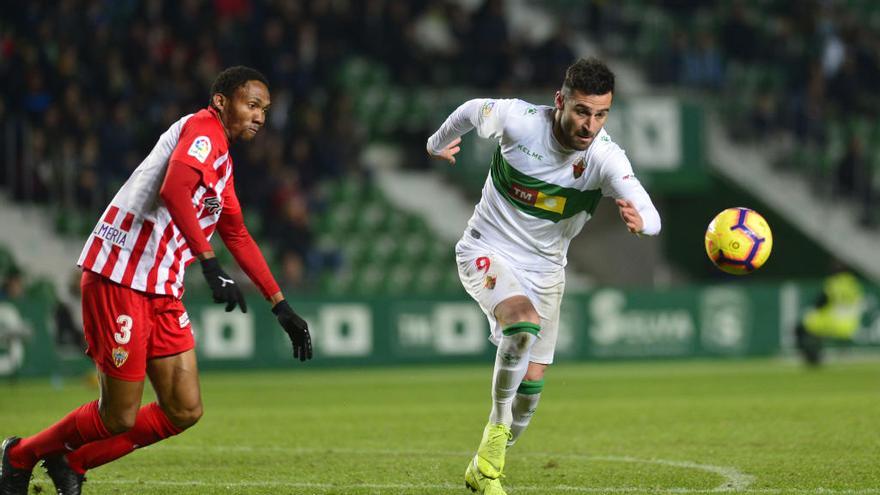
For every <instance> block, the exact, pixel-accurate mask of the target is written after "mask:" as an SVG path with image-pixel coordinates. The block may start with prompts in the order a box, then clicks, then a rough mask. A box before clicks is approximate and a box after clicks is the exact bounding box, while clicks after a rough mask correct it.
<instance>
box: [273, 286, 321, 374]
mask: <svg viewBox="0 0 880 495" xmlns="http://www.w3.org/2000/svg"><path fill="white" fill-rule="evenodd" d="M272 312H273V313H275V316H277V317H278V323H280V324H281V328H283V329H284V331H285V332H287V336H288V337H290V343H291V344H293V357H294V358H299V360H300V361H305V360H306V359H312V336H311V335H309V325H308V323H306V321H305V320H303V319H302V318H300V317H299V315H298V314H296V313H294V312H293V309H292V308H291V307H290V305H289V304H287V301H281V302H279V303H278V304H276V305H275V307H273V308H272Z"/></svg>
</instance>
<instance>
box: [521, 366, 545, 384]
mask: <svg viewBox="0 0 880 495" xmlns="http://www.w3.org/2000/svg"><path fill="white" fill-rule="evenodd" d="M546 370H547V366H545V365H541V366H533V365H529V369H528V370H527V371H526V376H525V378H523V379H524V380H527V381H530V382H537V381H541V382H543V381H544V372H545V371H546Z"/></svg>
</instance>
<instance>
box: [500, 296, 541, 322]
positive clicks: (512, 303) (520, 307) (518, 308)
mask: <svg viewBox="0 0 880 495" xmlns="http://www.w3.org/2000/svg"><path fill="white" fill-rule="evenodd" d="M495 319H497V320H498V322H499V323H501V326H502V327H507V326H508V325H512V324H514V323H519V322H530V323H534V324H536V325H540V324H541V318H540V316H538V312H537V311H536V310H535V306H534V305H533V304H532V301H531V299H529V298H528V297H526V296H512V297H509V298H507V299H505V300H503V301H501V302H500V303H498V305H497V306H495Z"/></svg>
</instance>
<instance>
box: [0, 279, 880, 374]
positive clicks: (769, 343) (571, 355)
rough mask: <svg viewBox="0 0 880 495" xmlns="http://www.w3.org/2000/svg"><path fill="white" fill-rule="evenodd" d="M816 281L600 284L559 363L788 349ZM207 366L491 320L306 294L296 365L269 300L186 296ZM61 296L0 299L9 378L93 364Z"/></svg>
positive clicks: (335, 357) (438, 348)
mask: <svg viewBox="0 0 880 495" xmlns="http://www.w3.org/2000/svg"><path fill="white" fill-rule="evenodd" d="M817 287H818V284H808V285H794V284H784V285H781V286H779V285H773V286H752V285H740V284H726V285H717V286H704V287H683V288H676V289H669V290H663V291H656V290H649V289H637V290H629V289H627V290H624V289H618V288H602V289H598V290H595V291H592V292H587V293H578V294H569V295H567V296H566V298H565V301H564V302H563V305H562V314H561V317H560V328H559V341H558V344H557V358H558V360H572V359H585V360H597V359H598V360H608V359H622V358H623V359H633V358H686V357H725V356H767V355H775V354H778V353H779V352H780V351H782V350H785V349H788V348H790V346H791V342H792V339H791V331H792V329H793V325H794V323H795V321H796V319H797V317H798V315H799V314H800V313H801V312H802V311H803V309H804V308H805V302H808V301H810V300H812V299H813V296H814V294H815V292H816V290H817ZM870 294H871V297H872V298H874V300H876V297H877V294H878V290H877V288H876V287H871V288H870ZM185 303H186V306H187V310H188V313H189V315H190V318H191V320H192V322H193V328H194V330H195V334H196V343H197V348H196V350H197V352H198V355H199V360H200V366H201V368H202V369H246V368H296V367H300V366H334V365H367V364H395V363H418V362H463V361H482V362H487V363H488V362H491V360H492V356H493V355H494V351H495V348H494V347H493V346H492V344H491V343H490V342H489V341H488V338H487V337H488V332H489V328H488V323H487V322H486V319H485V316H484V315H483V313H482V311H481V310H480V309H479V307H478V306H477V305H476V304H475V303H474V302H472V301H470V300H469V299H466V298H460V297H434V298H413V297H395V298H333V299H328V298H319V297H311V298H299V299H297V300H294V301H292V305H293V307H294V308H296V310H297V311H298V312H300V313H301V314H302V315H303V317H304V318H305V319H306V320H307V321H308V322H309V327H310V328H311V331H312V336H313V343H314V346H315V359H314V360H313V361H312V362H310V363H308V364H305V365H303V364H301V363H298V362H295V361H294V360H293V358H292V355H291V349H290V343H289V341H288V340H287V336H286V334H285V333H284V332H282V331H281V329H280V327H279V326H278V324H277V322H276V321H275V318H274V316H273V315H272V313H271V312H270V311H269V309H268V306H267V305H266V304H265V303H258V304H254V305H253V307H252V309H251V311H249V312H248V313H247V314H243V313H239V312H232V313H227V312H225V311H224V310H223V307H222V306H220V305H216V304H212V303H210V301H209V299H207V298H206V297H204V295H196V294H192V293H189V292H188V293H187V297H186V300H185ZM54 305H55V302H54V301H52V300H49V299H48V298H39V297H37V298H29V299H27V300H23V301H19V302H16V303H12V302H4V303H0V376H36V375H44V376H45V375H65V374H72V373H76V372H79V371H83V370H86V369H89V368H90V367H91V363H90V362H89V361H88V359H86V358H85V357H84V356H83V354H82V352H80V351H78V350H75V349H74V350H71V349H70V348H69V347H63V346H60V345H58V344H57V343H56V342H55V340H56V339H55V338H54V335H55V329H54V322H53V314H54V311H53V309H54ZM851 345H853V346H857V347H877V348H880V313H878V312H877V311H871V312H868V314H867V316H866V318H865V322H864V325H863V327H862V329H861V330H860V331H859V332H858V333H857V334H856V336H855V338H854V342H853V343H852V344H851Z"/></svg>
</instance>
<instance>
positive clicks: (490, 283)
mask: <svg viewBox="0 0 880 495" xmlns="http://www.w3.org/2000/svg"><path fill="white" fill-rule="evenodd" d="M497 281H498V277H493V276H492V275H486V281H485V282H484V283H483V285H484V286H485V287H486V288H487V289H489V290H492V289H494V288H495V282H497Z"/></svg>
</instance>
